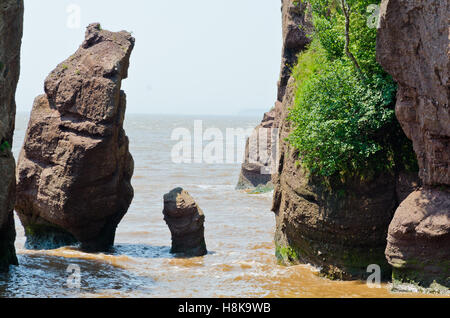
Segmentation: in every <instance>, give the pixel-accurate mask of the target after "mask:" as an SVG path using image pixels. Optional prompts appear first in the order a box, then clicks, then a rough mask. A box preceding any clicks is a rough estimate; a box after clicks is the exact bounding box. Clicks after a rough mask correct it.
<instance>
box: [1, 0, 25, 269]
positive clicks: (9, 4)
mask: <svg viewBox="0 0 450 318" xmlns="http://www.w3.org/2000/svg"><path fill="white" fill-rule="evenodd" d="M23 10H24V7H23V1H22V0H0V271H2V270H7V269H8V267H9V265H11V264H17V258H16V252H15V249H14V240H15V238H16V231H15V228H14V216H13V209H14V200H15V183H16V181H15V175H14V170H15V161H14V157H13V155H12V152H11V146H12V141H13V132H14V121H15V115H16V103H15V99H14V97H15V93H16V87H17V82H18V80H19V73H20V47H21V41H22V30H23Z"/></svg>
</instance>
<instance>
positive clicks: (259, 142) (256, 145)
mask: <svg viewBox="0 0 450 318" xmlns="http://www.w3.org/2000/svg"><path fill="white" fill-rule="evenodd" d="M276 115H277V114H276V111H275V109H273V110H271V111H270V112H267V113H265V114H264V118H263V120H262V122H261V124H260V125H258V126H257V127H256V128H255V129H254V130H253V133H252V135H251V136H250V137H249V138H248V139H247V143H246V145H245V157H244V162H243V163H242V167H241V174H240V176H239V181H238V184H237V186H236V189H239V190H241V189H252V188H256V187H268V188H270V186H271V179H272V171H273V169H274V167H275V160H274V159H275V158H274V157H275V151H276V147H277V128H278V124H277V122H276V121H275V118H276Z"/></svg>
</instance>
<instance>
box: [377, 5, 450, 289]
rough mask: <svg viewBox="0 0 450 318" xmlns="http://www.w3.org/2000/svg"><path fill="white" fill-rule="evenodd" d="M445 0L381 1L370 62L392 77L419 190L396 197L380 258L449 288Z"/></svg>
mask: <svg viewBox="0 0 450 318" xmlns="http://www.w3.org/2000/svg"><path fill="white" fill-rule="evenodd" d="M449 19H450V2H449V1H447V0H444V1H434V0H422V1H409V0H385V1H383V2H382V6H381V23H380V29H379V31H378V43H377V59H378V61H379V62H380V64H381V65H382V66H383V67H384V69H385V70H386V71H387V72H388V73H390V74H391V75H392V76H393V78H394V79H395V80H396V81H397V82H398V85H399V90H398V94H397V104H396V115H397V118H398V120H399V121H400V123H401V125H402V128H403V130H404V131H405V134H406V135H407V136H408V138H410V139H411V140H412V141H413V144H414V150H415V152H416V155H417V158H418V162H419V166H420V173H419V174H420V177H421V179H422V181H423V184H424V188H422V189H420V190H418V191H415V192H414V193H412V194H411V195H410V196H408V197H407V198H406V200H405V201H403V202H402V204H401V205H400V207H399V208H398V210H397V211H396V213H395V217H394V219H393V221H392V223H391V225H390V228H389V236H388V245H387V249H386V257H387V259H388V261H389V263H390V264H391V265H392V266H393V267H394V281H401V282H413V283H417V284H419V285H422V286H425V287H428V286H429V285H430V284H431V283H432V282H433V281H436V282H438V283H440V284H441V285H445V286H446V287H447V288H448V287H450V265H449V260H450V188H449V186H450V111H449V104H448V100H449V84H450V82H449V65H450V59H449V57H450V50H449V48H450V45H449V26H448V25H449V24H448V21H449Z"/></svg>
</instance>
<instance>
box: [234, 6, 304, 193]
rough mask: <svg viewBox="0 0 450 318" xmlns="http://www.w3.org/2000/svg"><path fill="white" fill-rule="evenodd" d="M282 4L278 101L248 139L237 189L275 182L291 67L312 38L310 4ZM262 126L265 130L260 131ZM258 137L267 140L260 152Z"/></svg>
mask: <svg viewBox="0 0 450 318" xmlns="http://www.w3.org/2000/svg"><path fill="white" fill-rule="evenodd" d="M281 5H282V8H281V11H282V21H283V49H282V58H281V70H280V79H279V81H278V95H277V101H276V102H275V106H274V107H273V109H272V110H271V111H270V112H268V113H266V114H264V118H263V120H262V122H261V124H260V125H258V126H257V127H256V128H255V130H254V131H253V134H252V136H250V138H249V139H248V140H247V144H246V148H245V157H244V162H243V164H242V169H241V174H240V176H239V181H238V185H237V187H236V188H237V189H253V188H256V187H267V188H270V187H271V186H272V183H271V179H272V177H271V174H272V173H273V172H274V170H276V156H272V153H273V152H272V151H274V150H276V149H277V147H278V140H277V138H276V135H277V134H278V130H277V129H278V127H279V120H280V117H281V108H282V105H281V102H282V100H283V97H284V94H285V92H286V86H287V83H288V80H289V77H290V76H291V69H292V67H293V66H294V65H295V63H296V62H297V55H298V53H300V52H301V51H302V50H303V49H305V47H306V46H307V45H308V44H309V42H310V38H308V37H307V34H309V32H310V31H311V30H312V24H311V22H310V20H309V19H308V17H307V16H306V14H305V11H306V6H307V5H306V4H304V3H302V2H301V1H297V2H296V3H294V1H292V0H281ZM261 128H264V129H266V130H265V131H264V132H260V131H261ZM264 133H266V134H267V136H268V137H267V139H266V141H265V140H264V139H263V138H258V136H260V134H261V135H263V134H264ZM272 135H273V136H274V137H272ZM259 139H261V141H262V142H264V141H265V143H266V146H265V149H267V152H266V153H263V154H261V153H260V151H258V149H260V148H259V147H260V146H259ZM250 140H253V142H250ZM255 140H256V141H255Z"/></svg>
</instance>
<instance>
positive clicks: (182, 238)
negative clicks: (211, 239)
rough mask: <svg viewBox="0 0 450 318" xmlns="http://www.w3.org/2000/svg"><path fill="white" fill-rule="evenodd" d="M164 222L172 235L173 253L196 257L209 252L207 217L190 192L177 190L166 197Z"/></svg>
mask: <svg viewBox="0 0 450 318" xmlns="http://www.w3.org/2000/svg"><path fill="white" fill-rule="evenodd" d="M163 214H164V220H165V221H166V223H167V225H168V226H169V229H170V233H171V234H172V249H171V251H170V252H171V253H174V254H183V255H184V256H188V257H194V256H203V255H206V254H207V253H208V252H207V250H206V243H205V237H204V232H205V227H204V222H205V215H204V214H203V211H202V210H201V209H200V207H199V206H198V205H197V203H195V201H194V199H193V198H192V197H191V196H190V195H189V193H188V192H186V191H185V190H183V189H182V188H176V189H173V190H172V191H170V192H169V193H167V194H165V195H164V210H163Z"/></svg>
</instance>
